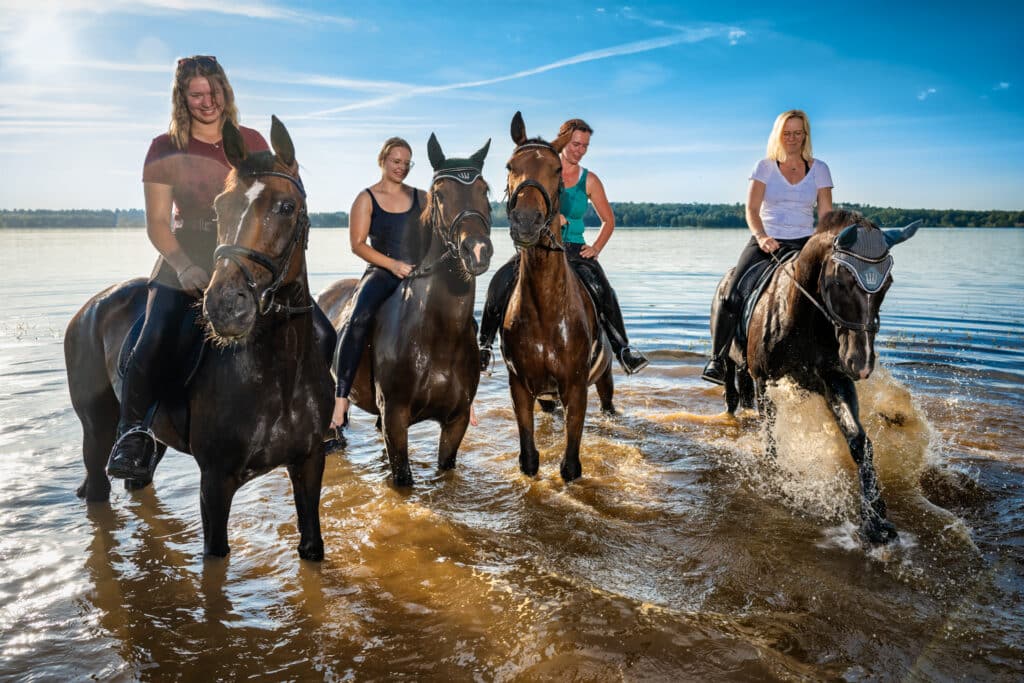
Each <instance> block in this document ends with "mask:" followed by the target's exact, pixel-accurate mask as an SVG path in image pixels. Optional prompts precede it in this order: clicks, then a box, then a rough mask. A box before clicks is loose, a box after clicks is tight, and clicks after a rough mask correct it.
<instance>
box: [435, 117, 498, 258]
mask: <svg viewBox="0 0 1024 683" xmlns="http://www.w3.org/2000/svg"><path fill="white" fill-rule="evenodd" d="M490 146H491V141H490V140H488V141H487V142H486V143H484V146H483V147H481V148H480V149H479V150H477V151H476V153H474V154H473V155H472V156H470V157H469V158H468V159H447V158H445V156H444V152H443V151H441V144H440V143H439V142H438V141H437V136H436V135H434V134H433V133H431V134H430V140H429V141H428V142H427V156H428V157H429V158H430V165H431V166H432V167H433V169H434V179H433V181H432V182H431V184H430V204H429V205H428V206H427V207H426V208H425V209H424V214H423V215H424V218H425V219H426V222H428V223H429V224H430V226H431V229H432V231H433V236H434V237H435V238H437V239H440V240H441V241H442V243H443V244H444V247H445V249H446V252H445V253H446V254H449V255H451V256H454V257H456V261H457V262H458V263H459V265H460V267H461V268H462V270H463V272H464V273H466V274H467V275H468V276H472V277H476V276H478V275H482V274H483V273H484V272H485V271H486V270H487V269H488V268H489V267H490V265H491V256H492V255H493V254H494V247H493V246H492V245H491V203H490V201H488V199H487V194H488V192H489V191H490V188H488V186H487V182H486V181H485V180H484V179H483V176H482V175H481V174H482V173H483V168H484V158H485V157H486V156H487V150H488V149H490Z"/></svg>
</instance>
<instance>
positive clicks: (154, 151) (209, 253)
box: [142, 126, 269, 286]
mask: <svg viewBox="0 0 1024 683" xmlns="http://www.w3.org/2000/svg"><path fill="white" fill-rule="evenodd" d="M239 131H240V132H241V133H242V140H243V141H244V142H245V148H246V150H247V151H249V152H262V151H266V150H268V149H269V146H268V145H267V141H266V140H264V139H263V136H262V135H260V134H259V132H258V131H255V130H253V129H252V128H246V127H244V126H240V127H239ZM230 171H231V164H229V163H228V159H227V157H226V156H225V155H224V146H223V145H222V144H221V143H217V144H210V143H207V142H201V141H200V140H196V139H195V138H190V139H189V142H188V149H187V150H181V149H178V148H177V147H175V146H174V143H173V142H172V141H171V136H170V135H168V134H166V133H164V134H163V135H160V136H158V137H155V138H153V142H152V143H151V144H150V146H149V152H148V153H147V154H146V162H145V166H144V167H143V169H142V182H144V183H159V184H161V185H170V186H171V196H172V198H173V199H174V216H173V221H172V224H171V227H172V229H173V230H174V235H175V237H176V238H177V239H178V242H179V243H180V244H181V248H182V251H184V252H185V253H186V254H187V255H188V257H189V258H190V259H191V260H192V261H193V262H194V263H195V264H196V265H197V266H199V267H200V268H202V269H203V270H205V271H206V272H207V273H209V272H210V270H211V269H212V268H213V250H214V249H216V248H217V226H216V223H215V222H214V220H215V218H216V213H215V212H214V209H213V200H214V199H215V198H216V197H217V195H219V194H220V193H221V191H222V190H223V189H224V180H225V179H226V178H227V177H228V173H229V172H230ZM162 266H163V267H162ZM168 271H169V272H168ZM168 276H169V277H168ZM153 278H154V279H156V280H157V281H158V282H160V283H162V284H166V285H171V286H178V278H177V275H175V273H174V270H173V269H172V268H171V267H170V265H169V264H168V265H166V266H164V264H163V258H160V259H158V260H157V263H156V268H155V269H154V272H153Z"/></svg>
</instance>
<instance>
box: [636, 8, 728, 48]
mask: <svg viewBox="0 0 1024 683" xmlns="http://www.w3.org/2000/svg"><path fill="white" fill-rule="evenodd" d="M622 15H623V16H625V17H626V18H627V19H632V20H633V21H637V22H640V23H642V24H646V25H647V26H651V27H653V28H666V29H669V30H671V31H678V32H680V33H689V34H700V33H703V32H706V31H710V32H713V33H714V34H715V35H722V34H723V33H724V35H725V36H726V38H727V39H728V40H729V44H730V45H737V44H739V41H740V40H742V39H743V38H745V37H746V35H747V32H746V31H745V30H743V29H741V28H739V27H736V26H723V25H721V24H702V25H700V26H687V25H683V24H673V23H671V22H667V21H664V20H662V19H653V18H651V17H645V16H643V15H642V14H638V13H637V12H636V11H634V10H633V8H632V7H624V8H623V10H622Z"/></svg>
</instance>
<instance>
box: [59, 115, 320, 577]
mask: <svg viewBox="0 0 1024 683" xmlns="http://www.w3.org/2000/svg"><path fill="white" fill-rule="evenodd" d="M270 137H271V143H272V146H273V148H274V153H273V154H271V153H270V152H259V153H256V154H252V155H249V154H248V153H247V152H246V149H245V145H244V143H243V141H242V137H241V135H240V134H239V133H238V130H237V129H236V128H235V127H234V126H233V125H232V124H231V122H230V121H227V122H225V123H224V129H223V140H224V151H225V153H226V156H227V159H228V161H229V162H230V163H231V165H232V166H233V170H232V171H231V173H230V175H229V176H228V179H227V181H226V184H225V191H224V192H223V193H222V194H221V195H220V196H218V197H217V200H216V209H217V223H218V226H219V227H218V241H219V244H220V246H218V248H217V251H216V254H215V255H216V258H217V262H216V266H215V268H214V271H213V276H212V278H211V280H210V286H209V288H208V289H207V290H206V294H205V297H204V299H203V310H204V313H205V317H206V326H207V336H208V337H209V338H210V339H211V340H212V344H211V345H210V347H209V348H207V349H206V351H205V353H204V355H203V358H202V360H201V361H200V364H199V365H198V367H197V368H196V369H195V372H194V375H193V379H192V381H191V383H190V384H189V385H188V386H187V387H185V388H179V390H178V391H177V392H175V394H176V395H173V396H166V397H164V399H163V400H162V402H161V404H160V406H161V407H160V410H159V411H158V412H157V414H156V417H155V420H154V422H153V431H154V433H155V435H156V438H157V439H159V441H160V442H161V445H160V449H159V450H160V453H162V452H163V450H164V449H165V448H166V447H167V446H168V445H169V446H171V447H173V448H175V449H177V450H179V451H182V452H184V453H191V454H192V456H193V457H194V458H195V459H196V463H197V464H198V465H199V469H200V472H201V497H200V505H201V509H202V516H203V542H204V550H205V552H206V554H207V555H216V556H224V555H227V553H228V536H227V523H228V516H229V513H230V510H231V500H232V498H233V496H234V494H235V492H236V491H237V490H238V488H239V487H240V486H241V485H242V484H244V483H245V482H246V481H248V480H250V479H252V478H253V477H256V476H258V475H260V474H263V473H264V472H267V471H269V470H271V469H273V468H274V467H277V466H278V465H287V467H288V474H289V475H290V476H291V481H292V489H293V493H294V497H295V509H296V512H297V514H298V522H299V524H298V526H299V534H300V540H299V547H298V550H299V556H300V557H302V558H304V559H308V560H320V559H322V558H323V554H324V550H323V539H322V538H321V535H320V512H319V506H320V484H321V479H322V476H323V469H324V452H323V444H322V441H321V439H322V434H323V432H324V429H325V428H326V426H327V423H328V421H329V420H330V415H331V406H332V398H331V395H332V386H331V377H330V373H329V370H328V366H327V363H326V361H325V358H324V355H323V352H322V350H321V348H320V346H318V344H317V341H316V339H315V334H314V327H313V316H312V311H313V301H312V298H311V297H310V294H309V285H308V283H307V279H306V258H305V247H306V243H307V240H308V236H309V219H308V217H307V214H306V193H305V190H304V189H303V187H302V181H301V180H300V179H299V176H298V163H297V162H296V161H295V150H294V147H293V145H292V141H291V138H290V137H289V135H288V131H287V130H286V129H285V127H284V125H283V124H281V122H280V121H278V120H277V118H276V117H274V119H273V125H272V127H271V136H270ZM145 304H146V281H145V280H141V279H140V280H132V281H129V282H126V283H123V284H120V285H114V286H113V287H110V288H109V289H106V290H104V291H103V292H100V293H99V294H97V295H96V296H94V297H93V298H92V299H90V300H89V301H88V302H87V303H86V304H85V306H83V307H82V309H81V310H80V311H79V312H78V313H77V314H76V315H75V317H74V318H72V320H71V322H70V324H69V325H68V329H67V333H66V334H65V337H64V354H65V359H66V361H67V369H68V385H69V388H70V390H71V402H72V404H73V405H74V407H75V412H76V413H78V417H79V419H80V420H81V421H82V427H83V432H84V444H83V457H84V460H85V468H86V478H85V482H84V483H83V484H82V486H81V488H79V490H78V495H79V496H82V497H84V498H86V499H87V500H89V501H102V500H107V499H108V498H109V494H110V481H109V479H107V475H106V472H105V471H104V466H105V465H106V462H107V456H108V454H109V453H110V449H111V446H112V445H113V442H114V437H115V432H116V429H117V421H118V415H119V408H118V393H119V392H120V390H121V381H120V379H119V378H118V373H117V364H118V353H119V350H120V348H121V345H122V342H123V341H124V339H125V337H126V335H127V334H128V332H129V329H130V328H131V327H132V324H133V322H134V321H135V320H136V319H137V318H138V317H139V316H140V315H141V314H142V313H143V311H144V308H145ZM165 360H166V359H165Z"/></svg>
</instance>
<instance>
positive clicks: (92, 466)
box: [76, 386, 121, 503]
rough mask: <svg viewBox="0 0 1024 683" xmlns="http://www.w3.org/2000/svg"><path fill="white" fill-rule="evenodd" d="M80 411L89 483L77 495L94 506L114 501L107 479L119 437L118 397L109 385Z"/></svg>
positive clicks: (84, 457)
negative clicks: (109, 462)
mask: <svg viewBox="0 0 1024 683" xmlns="http://www.w3.org/2000/svg"><path fill="white" fill-rule="evenodd" d="M76 411H77V412H78V416H79V418H80V419H81V422H82V460H83V461H84V463H85V481H83V482H82V485H81V486H79V487H78V491H77V492H76V494H77V495H78V497H79V498H85V499H86V500H87V501H89V502H90V503H93V502H99V501H104V500H109V499H110V479H108V478H107V458H108V457H109V456H110V449H111V448H113V446H114V439H116V438H117V420H118V418H119V416H120V414H121V409H120V407H119V405H118V403H117V397H116V396H114V391H113V389H111V388H110V387H109V386H108V387H107V388H106V389H105V390H104V391H103V392H102V394H101V396H100V397H98V398H97V399H96V400H94V401H91V402H90V405H89V406H87V407H85V408H83V409H81V410H79V409H78V408H77V406H76Z"/></svg>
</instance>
